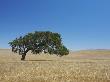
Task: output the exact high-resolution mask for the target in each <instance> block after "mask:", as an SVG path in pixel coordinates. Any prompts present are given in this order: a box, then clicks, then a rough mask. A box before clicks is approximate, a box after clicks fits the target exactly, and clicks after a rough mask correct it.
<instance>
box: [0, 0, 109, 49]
mask: <svg viewBox="0 0 110 82" xmlns="http://www.w3.org/2000/svg"><path fill="white" fill-rule="evenodd" d="M37 30H38V31H39V30H40V31H45V30H49V31H53V32H59V33H60V34H61V35H62V38H63V43H64V44H65V45H66V46H67V47H68V48H69V49H71V50H82V49H83V50H84V49H110V0H0V48H9V45H8V42H9V41H11V40H13V39H15V38H16V37H19V36H20V35H24V34H26V33H28V32H33V31H37Z"/></svg>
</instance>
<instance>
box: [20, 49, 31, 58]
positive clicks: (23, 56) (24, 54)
mask: <svg viewBox="0 0 110 82" xmlns="http://www.w3.org/2000/svg"><path fill="white" fill-rule="evenodd" d="M28 51H29V49H27V50H26V51H25V52H24V53H23V54H22V58H21V60H25V56H26V53H27V52H28Z"/></svg>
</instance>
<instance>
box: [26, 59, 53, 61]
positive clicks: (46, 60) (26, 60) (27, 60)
mask: <svg viewBox="0 0 110 82" xmlns="http://www.w3.org/2000/svg"><path fill="white" fill-rule="evenodd" d="M25 61H53V60H42V59H41V60H25Z"/></svg>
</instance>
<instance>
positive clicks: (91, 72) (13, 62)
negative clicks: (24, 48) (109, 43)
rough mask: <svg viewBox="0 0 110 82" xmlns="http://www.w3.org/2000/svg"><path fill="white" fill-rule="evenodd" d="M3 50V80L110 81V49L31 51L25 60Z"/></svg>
mask: <svg viewBox="0 0 110 82" xmlns="http://www.w3.org/2000/svg"><path fill="white" fill-rule="evenodd" d="M20 58H21V56H20V55H18V54H15V53H12V52H11V50H9V49H0V82H110V51H109V50H91V51H89V50H88V51H78V52H71V53H70V54H69V55H68V56H63V57H58V56H55V55H48V54H45V55H44V54H41V55H32V54H31V53H28V54H27V56H26V60H25V61H21V60H20Z"/></svg>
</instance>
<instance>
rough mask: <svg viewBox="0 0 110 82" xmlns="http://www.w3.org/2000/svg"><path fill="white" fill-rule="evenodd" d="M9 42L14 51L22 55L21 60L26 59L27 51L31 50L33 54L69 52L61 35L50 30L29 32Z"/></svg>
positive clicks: (60, 54) (63, 53) (61, 54)
mask: <svg viewBox="0 0 110 82" xmlns="http://www.w3.org/2000/svg"><path fill="white" fill-rule="evenodd" d="M9 44H10V46H11V47H12V52H15V53H19V54H20V55H22V58H21V60H24V59H25V56H26V53H27V52H28V51H30V50H31V52H32V53H33V54H39V53H41V52H44V53H49V54H56V55H59V56H63V55H68V54H69V50H68V49H67V48H66V47H65V46H64V45H63V43H62V39H61V35H60V34H59V33H53V32H50V31H35V32H33V33H28V34H26V35H25V36H20V37H19V38H16V39H15V40H13V41H11V42H9Z"/></svg>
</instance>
